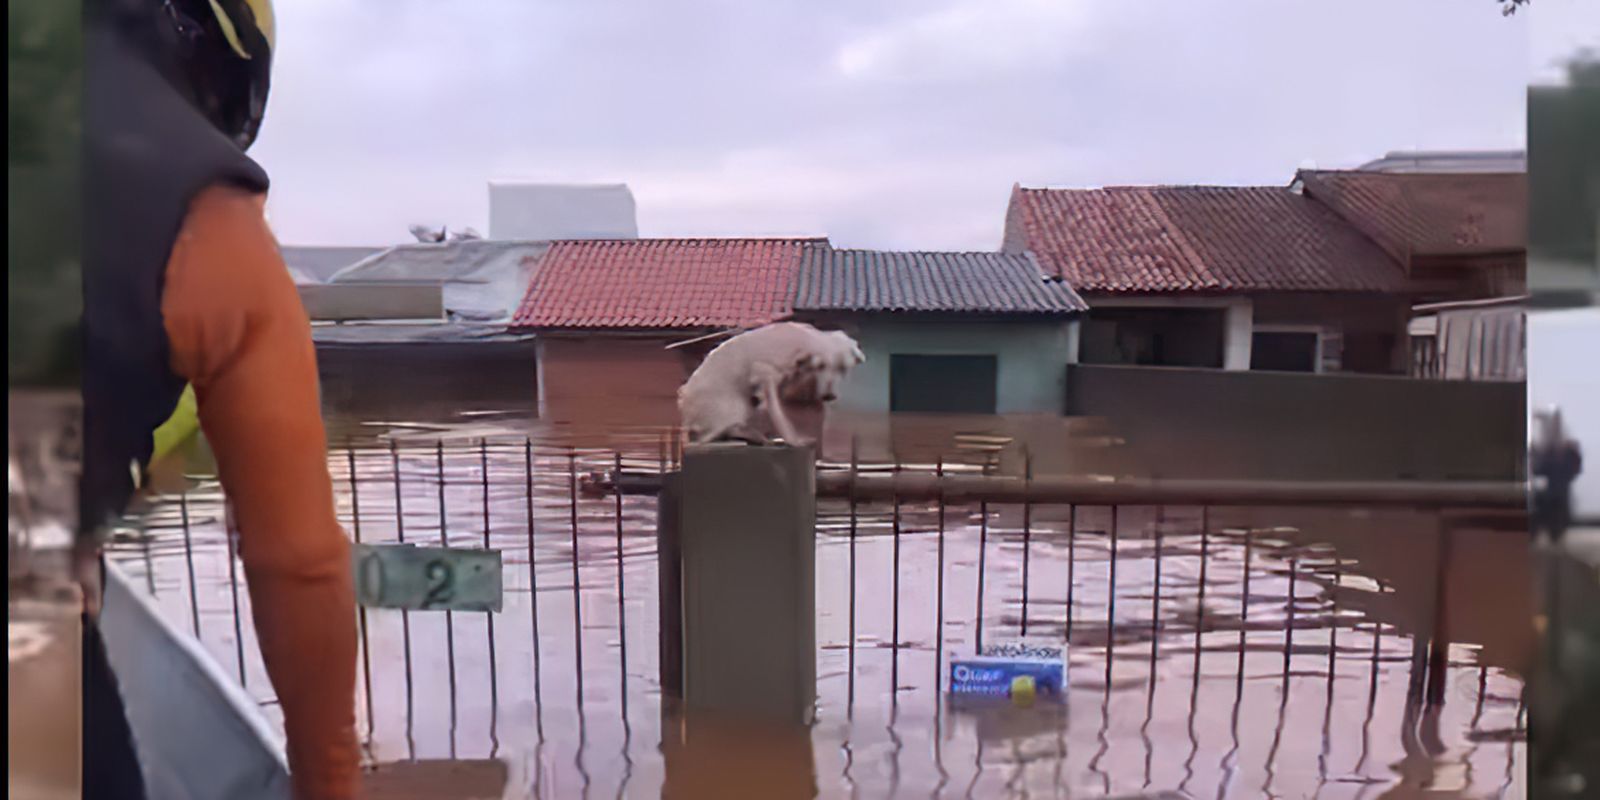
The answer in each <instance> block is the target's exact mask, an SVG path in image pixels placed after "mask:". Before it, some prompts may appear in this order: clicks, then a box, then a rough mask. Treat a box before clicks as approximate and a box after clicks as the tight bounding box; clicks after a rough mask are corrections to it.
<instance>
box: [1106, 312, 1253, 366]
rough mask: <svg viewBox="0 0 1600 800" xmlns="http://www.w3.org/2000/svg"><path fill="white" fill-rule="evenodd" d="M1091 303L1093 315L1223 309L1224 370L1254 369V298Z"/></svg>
mask: <svg viewBox="0 0 1600 800" xmlns="http://www.w3.org/2000/svg"><path fill="white" fill-rule="evenodd" d="M1084 299H1085V300H1086V301H1087V302H1088V303H1089V315H1090V317H1093V316H1094V309H1096V308H1220V309H1223V310H1224V311H1226V313H1227V322H1226V323H1225V325H1224V327H1223V341H1222V368H1223V369H1229V370H1244V369H1249V368H1250V337H1251V334H1252V333H1253V332H1254V328H1253V324H1254V323H1253V319H1254V308H1253V304H1252V301H1251V298H1249V297H1244V296H1238V295H1221V296H1215V297H1196V296H1191V295H1177V294H1165V295H1140V296H1123V295H1098V294H1097V295H1091V296H1086V297H1085V298H1084Z"/></svg>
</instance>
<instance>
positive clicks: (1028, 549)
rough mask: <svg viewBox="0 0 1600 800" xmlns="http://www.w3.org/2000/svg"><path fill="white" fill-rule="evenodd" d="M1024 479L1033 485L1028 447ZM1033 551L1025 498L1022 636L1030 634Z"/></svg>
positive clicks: (1030, 511) (1030, 507)
mask: <svg viewBox="0 0 1600 800" xmlns="http://www.w3.org/2000/svg"><path fill="white" fill-rule="evenodd" d="M1022 461H1023V469H1022V472H1023V477H1022V479H1023V481H1024V482H1025V483H1026V484H1027V486H1029V487H1031V486H1032V485H1033V453H1032V452H1030V451H1029V450H1028V449H1027V448H1026V447H1024V448H1023V451H1022ZM1032 552H1033V503H1032V502H1030V501H1029V500H1026V499H1024V500H1023V501H1022V636H1023V637H1024V638H1026V637H1027V635H1028V573H1029V569H1028V568H1029V561H1030V558H1029V557H1030V556H1031V555H1032Z"/></svg>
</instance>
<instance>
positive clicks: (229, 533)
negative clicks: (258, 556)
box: [222, 494, 249, 687]
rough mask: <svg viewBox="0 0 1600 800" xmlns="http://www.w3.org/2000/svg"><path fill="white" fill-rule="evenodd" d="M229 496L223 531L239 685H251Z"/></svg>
mask: <svg viewBox="0 0 1600 800" xmlns="http://www.w3.org/2000/svg"><path fill="white" fill-rule="evenodd" d="M229 502H230V501H229V500H228V496H227V495H226V494H224V495H223V496H222V519H223V525H222V529H223V530H222V532H223V538H224V539H225V540H227V543H228V590H229V591H230V592H231V593H232V594H233V645H234V651H235V652H234V654H235V656H236V657H237V658H238V661H239V685H240V686H241V687H249V684H248V683H247V682H246V681H245V677H244V622H243V620H242V619H241V618H240V613H239V567H238V564H237V563H235V562H236V561H237V560H238V559H237V557H236V550H237V548H236V544H237V542H236V539H237V537H238V531H236V530H234V527H233V514H231V513H229V511H228V503H229Z"/></svg>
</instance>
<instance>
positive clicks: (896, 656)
mask: <svg viewBox="0 0 1600 800" xmlns="http://www.w3.org/2000/svg"><path fill="white" fill-rule="evenodd" d="M894 472H895V475H897V476H898V475H899V474H900V458H899V456H896V457H895V459H894ZM893 525H894V527H893V528H892V529H891V536H892V537H893V548H894V567H893V569H894V575H893V576H892V578H891V588H890V593H891V594H892V600H891V601H890V605H891V606H892V607H893V612H892V613H893V621H892V622H891V627H890V634H889V639H890V642H889V704H890V706H893V707H898V705H899V700H900V493H899V492H898V491H897V492H895V495H894V523H893Z"/></svg>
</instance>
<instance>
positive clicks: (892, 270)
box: [794, 247, 1088, 315]
mask: <svg viewBox="0 0 1600 800" xmlns="http://www.w3.org/2000/svg"><path fill="white" fill-rule="evenodd" d="M794 308H795V310H796V311H881V312H915V313H925V312H932V313H960V314H1033V315H1065V314H1071V313H1073V312H1077V311H1083V310H1085V309H1087V308H1088V306H1087V305H1086V304H1085V303H1084V302H1083V298H1081V297H1079V296H1078V293H1077V292H1074V291H1073V290H1072V287H1070V286H1068V285H1067V284H1066V283H1065V282H1063V281H1061V280H1059V279H1056V278H1051V277H1047V276H1046V275H1045V274H1044V270H1043V269H1041V268H1040V266H1039V263H1038V262H1037V261H1035V260H1034V258H1033V256H1032V255H1031V254H1028V253H983V252H977V253H943V252H887V251H881V250H836V249H833V248H828V247H814V248H811V249H810V250H809V251H808V252H807V254H806V259H805V261H804V263H803V265H802V267H801V269H800V274H799V276H798V278H797V280H796V283H795V302H794Z"/></svg>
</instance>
